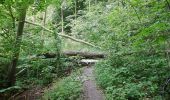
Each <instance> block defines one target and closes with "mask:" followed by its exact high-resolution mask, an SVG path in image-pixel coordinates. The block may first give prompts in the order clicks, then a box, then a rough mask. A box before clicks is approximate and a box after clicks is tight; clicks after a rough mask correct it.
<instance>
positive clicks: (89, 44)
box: [25, 21, 101, 49]
mask: <svg viewBox="0 0 170 100" xmlns="http://www.w3.org/2000/svg"><path fill="white" fill-rule="evenodd" d="M25 23H28V24H31V25H35V26H39V27H41V28H43V29H44V30H45V31H48V32H50V33H54V31H52V30H50V29H47V28H46V27H44V26H42V25H40V24H37V23H32V22H29V21H25ZM57 34H58V35H59V36H62V37H64V38H68V39H70V40H73V41H75V42H79V43H83V44H86V45H88V46H92V47H95V48H99V49H101V47H98V46H95V45H94V44H91V43H89V42H86V41H83V40H80V39H76V38H74V37H72V36H69V35H65V34H61V33H57Z"/></svg>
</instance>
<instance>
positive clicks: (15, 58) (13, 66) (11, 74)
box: [8, 9, 26, 86]
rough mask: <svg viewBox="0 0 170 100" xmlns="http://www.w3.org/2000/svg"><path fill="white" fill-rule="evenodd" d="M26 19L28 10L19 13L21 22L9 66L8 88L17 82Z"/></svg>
mask: <svg viewBox="0 0 170 100" xmlns="http://www.w3.org/2000/svg"><path fill="white" fill-rule="evenodd" d="M25 17H26V9H22V10H21V11H20V12H19V22H18V29H17V34H16V40H15V44H14V48H13V57H12V61H11V65H10V66H9V70H8V86H12V85H14V84H15V81H16V77H15V74H16V67H17V62H18V59H19V54H20V46H21V41H22V34H23V29H24V23H25Z"/></svg>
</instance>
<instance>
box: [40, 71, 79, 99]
mask: <svg viewBox="0 0 170 100" xmlns="http://www.w3.org/2000/svg"><path fill="white" fill-rule="evenodd" d="M80 76H81V69H80V70H77V71H74V72H73V73H72V74H71V75H70V76H68V77H64V78H62V79H59V80H57V81H56V82H54V83H53V85H52V87H50V89H47V90H46V91H45V93H44V96H43V100H80V99H81V93H82V83H81V80H80V79H79V77H80Z"/></svg>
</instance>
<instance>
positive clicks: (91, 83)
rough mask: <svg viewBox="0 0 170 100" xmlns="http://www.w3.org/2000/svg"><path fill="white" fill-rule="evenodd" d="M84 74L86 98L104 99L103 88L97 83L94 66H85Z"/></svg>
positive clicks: (88, 99) (85, 99) (90, 99)
mask: <svg viewBox="0 0 170 100" xmlns="http://www.w3.org/2000/svg"><path fill="white" fill-rule="evenodd" d="M83 76H84V78H85V80H84V82H83V88H84V100H104V96H103V94H102V92H101V90H100V89H99V88H98V87H97V85H96V82H95V77H94V75H93V67H85V68H84V71H83Z"/></svg>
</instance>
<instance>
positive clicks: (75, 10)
mask: <svg viewBox="0 0 170 100" xmlns="http://www.w3.org/2000/svg"><path fill="white" fill-rule="evenodd" d="M74 3H75V9H74V12H75V13H74V15H75V20H76V18H77V0H75V1H74Z"/></svg>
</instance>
